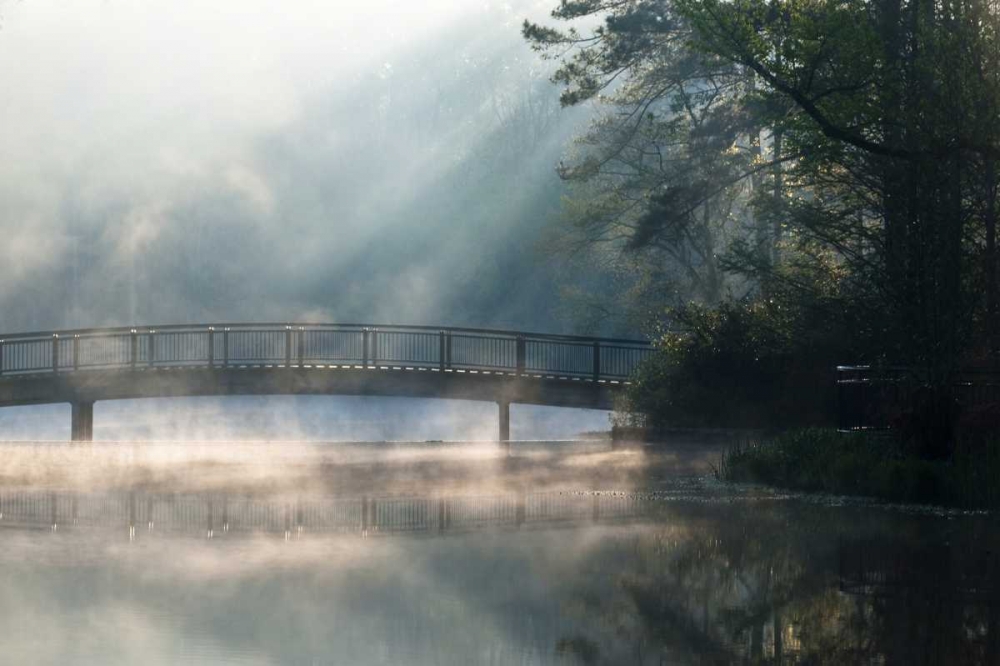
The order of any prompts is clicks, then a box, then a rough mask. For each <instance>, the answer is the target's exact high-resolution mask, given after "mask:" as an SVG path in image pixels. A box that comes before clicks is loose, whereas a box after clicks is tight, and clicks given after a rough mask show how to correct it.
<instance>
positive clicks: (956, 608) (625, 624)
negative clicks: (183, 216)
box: [0, 443, 1000, 665]
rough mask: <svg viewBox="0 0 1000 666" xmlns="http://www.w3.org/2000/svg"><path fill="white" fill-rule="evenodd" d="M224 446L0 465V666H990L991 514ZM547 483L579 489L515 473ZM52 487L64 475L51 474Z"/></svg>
mask: <svg viewBox="0 0 1000 666" xmlns="http://www.w3.org/2000/svg"><path fill="white" fill-rule="evenodd" d="M372 446H373V447H374V445H372ZM588 446H589V447H590V448H589V449H588V448H587V447H588ZM243 448H244V452H243V453H240V449H239V447H236V449H235V451H236V453H233V452H232V451H231V450H230V449H227V448H226V447H224V446H223V445H221V444H215V445H213V446H212V447H210V448H209V449H208V450H210V451H214V452H216V453H215V454H213V455H212V456H207V457H206V455H205V454H204V451H205V449H196V451H200V455H201V458H200V462H199V463H198V464H197V465H195V464H192V463H191V462H190V460H188V458H191V457H193V458H195V459H198V456H197V455H195V456H191V449H188V450H185V449H184V447H183V446H175V447H172V448H171V447H165V446H163V445H150V446H149V447H148V448H145V449H144V448H143V447H142V446H141V445H135V446H132V447H128V446H118V447H113V446H112V445H106V446H101V445H92V446H90V447H79V446H78V447H76V448H75V449H73V448H69V447H65V446H54V445H53V446H48V447H46V446H45V445H35V446H30V447H25V446H21V447H18V446H14V445H8V446H7V450H6V452H5V453H6V454H7V455H6V456H5V463H4V466H3V473H4V478H5V479H6V482H5V483H4V484H3V485H0V513H2V518H0V645H3V659H2V661H3V662H4V663H11V664H70V663H72V664H135V663H143V664H219V663H227V664H309V665H312V664H705V663H711V664H730V663H886V664H893V663H902V664H939V663H997V660H998V658H1000V646H998V644H1000V530H998V529H996V528H997V525H996V519H995V517H991V516H988V515H975V514H958V513H941V512H934V511H930V510H924V509H920V508H914V507H888V506H879V505H873V504H868V503H865V502H862V501H860V500H850V501H848V500H834V499H817V498H805V497H800V496H793V495H784V494H777V493H773V492H768V491H764V490H758V489H752V488H736V489H734V488H728V487H725V486H721V485H719V484H716V483H715V482H714V481H713V480H712V479H711V478H709V477H706V476H704V475H701V476H698V475H676V476H668V477H664V478H660V479H658V480H656V481H653V480H650V479H645V480H642V479H641V478H640V477H638V476H636V474H635V471H636V469H638V468H641V467H643V466H645V465H646V464H647V463H648V462H649V460H648V459H642V461H641V464H640V465H639V466H638V467H636V466H635V455H636V454H634V453H628V452H607V451H601V450H600V447H595V446H594V445H593V443H589V444H586V445H581V447H580V449H578V450H579V451H581V453H566V452H565V451H562V452H556V453H554V454H553V453H551V452H549V453H544V454H538V453H535V454H528V453H525V454H523V455H522V456H520V457H519V456H517V455H515V456H511V457H510V458H509V459H508V458H506V457H504V458H499V457H496V456H494V455H493V453H492V452H493V451H494V449H492V448H486V447H483V446H480V447H471V448H469V449H455V448H449V447H447V446H445V445H441V446H440V447H435V446H433V445H425V446H423V447H417V448H416V449H413V450H410V449H406V448H403V447H399V446H395V445H386V450H385V451H380V450H378V449H375V448H371V447H370V448H367V449H355V450H349V449H348V448H347V447H344V448H343V450H344V451H348V453H345V454H343V455H341V456H339V458H338V460H339V461H340V462H339V463H338V464H337V465H333V464H332V463H331V462H330V459H329V450H330V449H325V450H324V449H322V447H318V446H310V447H299V448H295V447H289V448H287V449H286V448H280V447H271V448H263V447H259V448H254V447H243ZM438 449H440V450H438ZM178 450H180V453H178ZM150 451H153V453H150ZM246 451H249V453H247V452H246ZM276 451H283V453H282V454H281V455H280V456H279V455H278V454H277V453H276ZM317 451H320V453H317ZM414 451H416V452H414ZM456 451H457V452H458V453H456ZM477 451H478V452H479V454H478V458H477V457H476V454H475V452H477ZM442 452H443V453H442ZM85 456H89V458H88V459H89V460H91V461H92V462H89V463H88V462H84V457H85ZM317 456H319V457H317ZM435 456H438V457H437V458H435ZM630 456H631V457H630ZM380 457H385V458H387V459H388V460H390V462H386V463H379V462H376V460H377V459H379V458H380ZM262 459H266V460H268V461H269V462H268V466H269V469H270V470H272V471H271V472H270V474H271V476H269V477H268V478H269V479H270V481H269V482H267V483H263V482H261V477H259V476H257V474H258V472H256V471H254V464H256V462H259V461H261V460H262ZM18 460H20V461H21V462H20V463H19V462H18ZM31 460H34V461H37V462H35V463H32V462H30V461H31ZM447 460H451V467H449V466H448V464H447ZM510 460H517V462H510ZM629 460H631V461H632V462H628V461H629ZM456 461H461V462H462V464H466V465H471V467H468V468H467V469H465V470H464V471H463V469H462V468H460V467H456V466H455V465H456V464H457V463H456ZM18 465H21V468H19V467H18ZM560 465H563V466H564V467H567V468H577V469H580V470H584V471H583V473H581V474H579V475H577V478H578V479H584V480H585V481H586V482H587V483H589V484H593V487H590V488H587V487H581V486H579V485H575V486H574V484H568V485H567V484H564V483H561V482H560V481H559V479H558V475H552V476H537V475H532V474H528V473H527V472H526V470H529V469H532V468H540V467H544V468H547V469H549V470H552V469H556V468H558V467H559V466H560ZM629 465H632V466H633V467H634V469H632V470H631V471H626V472H622V471H621V469H619V476H617V477H610V476H601V474H607V473H608V472H607V470H608V469H613V468H622V467H628V466H629ZM88 467H89V470H88V469H86V468H88ZM335 467H338V468H339V467H342V468H343V469H342V470H341V471H340V472H338V471H337V469H335ZM71 468H77V469H82V471H81V472H80V474H79V475H78V476H75V477H73V479H72V480H67V479H69V477H65V476H61V475H63V474H66V473H67V470H68V469H71ZM278 468H280V469H281V470H284V471H283V472H282V473H281V474H284V476H281V474H278V473H275V472H273V470H274V469H278ZM431 468H433V469H435V470H437V471H438V472H441V470H446V473H447V475H448V476H449V478H451V479H458V482H456V483H451V484H446V483H444V482H443V481H442V477H441V476H438V477H432V476H431V475H430V474H429V472H428V470H429V469H431ZM598 469H599V470H603V471H595V470H598ZM316 470H323V471H322V472H321V473H318V472H316ZM318 474H319V475H321V476H323V478H324V481H323V482H310V481H306V479H312V478H313V477H315V476H317V475H318ZM463 475H465V477H463ZM18 476H20V477H21V480H22V481H28V482H27V483H22V484H21V485H18V484H17V483H15V481H16V479H17V477H18ZM220 478H225V479H229V481H227V482H219V479H220ZM239 478H242V479H243V480H244V481H245V483H243V484H242V485H241V484H240V483H238V482H235V481H234V479H239ZM130 479H131V480H130ZM463 479H464V480H463ZM639 483H645V484H646V486H647V487H646V488H645V489H643V488H636V487H632V488H625V486H630V485H631V486H635V485H636V484H639ZM609 484H615V485H618V486H620V487H621V488H614V487H610V486H609ZM171 487H172V488H173V489H171ZM366 487H369V488H371V492H368V491H366V490H365V488H366ZM393 489H395V491H393Z"/></svg>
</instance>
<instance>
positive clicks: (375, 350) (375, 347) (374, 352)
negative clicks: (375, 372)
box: [371, 328, 378, 368]
mask: <svg viewBox="0 0 1000 666" xmlns="http://www.w3.org/2000/svg"><path fill="white" fill-rule="evenodd" d="M371 336H372V349H371V352H372V365H373V366H374V367H376V368H377V367H378V329H377V328H373V329H372V330H371Z"/></svg>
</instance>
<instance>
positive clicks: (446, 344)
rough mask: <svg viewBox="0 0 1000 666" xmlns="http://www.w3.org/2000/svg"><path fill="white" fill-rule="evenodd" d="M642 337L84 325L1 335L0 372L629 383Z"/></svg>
mask: <svg viewBox="0 0 1000 666" xmlns="http://www.w3.org/2000/svg"><path fill="white" fill-rule="evenodd" d="M649 353H650V346H649V344H648V343H646V342H644V341H639V340H623V339H610V338H587V337H579V336H565V335H546V334H538V333H522V332H517V331H502V330H489V329H472V328H443V329H442V328H435V327H429V326H373V325H364V324H215V325H194V326H158V327H147V328H108V329H80V330H69V331H48V332H36V333H20V334H14V335H5V336H2V337H0V375H2V376H12V375H27V374H37V373H61V372H73V371H80V370H93V369H105V370H109V369H129V370H146V369H151V368H182V367H205V368H225V367H247V366H254V367H260V366H264V367H314V366H323V367H326V366H339V367H357V368H378V367H403V368H423V369H428V370H437V371H443V372H446V371H459V372H461V371H476V372H492V373H505V374H517V375H534V376H557V377H566V378H574V379H586V380H591V381H595V382H621V381H625V380H626V379H627V378H628V377H629V376H630V375H631V374H632V373H633V372H634V371H635V369H636V368H637V367H638V365H639V364H640V363H641V362H642V361H643V359H645V358H646V356H647V355H648V354H649Z"/></svg>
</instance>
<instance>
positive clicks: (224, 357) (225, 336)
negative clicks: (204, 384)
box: [222, 326, 229, 368]
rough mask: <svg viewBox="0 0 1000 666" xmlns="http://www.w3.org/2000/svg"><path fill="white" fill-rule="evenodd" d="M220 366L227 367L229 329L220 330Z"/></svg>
mask: <svg viewBox="0 0 1000 666" xmlns="http://www.w3.org/2000/svg"><path fill="white" fill-rule="evenodd" d="M222 365H223V367H226V368H228V367H229V327H228V326H226V327H225V328H224V329H222Z"/></svg>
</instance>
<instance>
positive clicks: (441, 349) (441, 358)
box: [0, 331, 445, 372]
mask: <svg viewBox="0 0 1000 666" xmlns="http://www.w3.org/2000/svg"><path fill="white" fill-rule="evenodd" d="M444 355H445V350H444V331H438V370H439V371H441V372H444V365H445V360H444ZM0 358H2V357H0Z"/></svg>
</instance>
